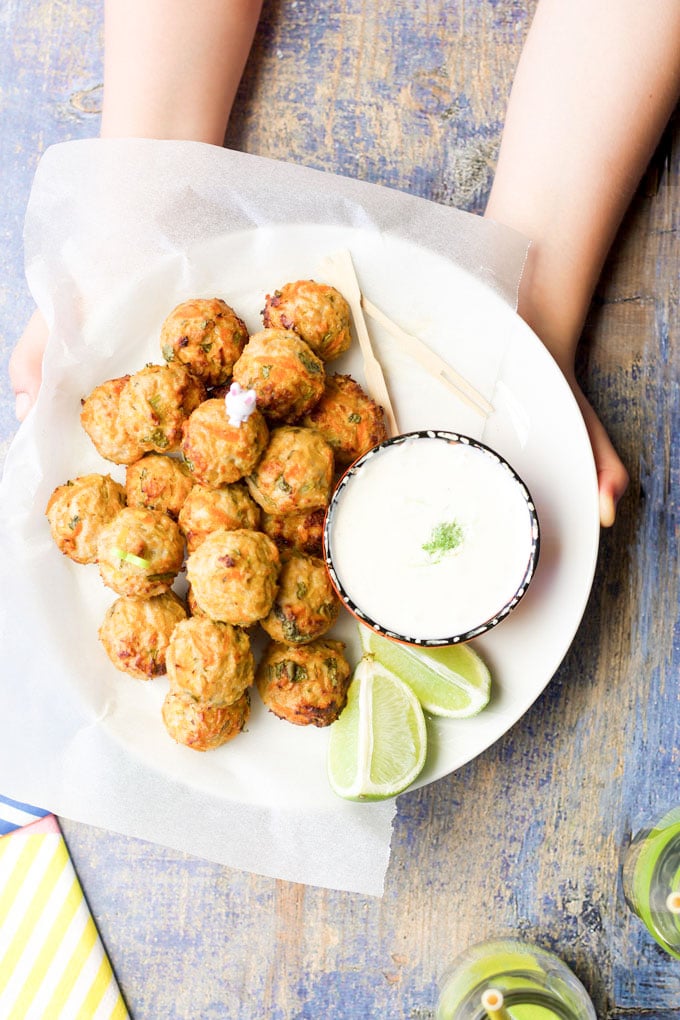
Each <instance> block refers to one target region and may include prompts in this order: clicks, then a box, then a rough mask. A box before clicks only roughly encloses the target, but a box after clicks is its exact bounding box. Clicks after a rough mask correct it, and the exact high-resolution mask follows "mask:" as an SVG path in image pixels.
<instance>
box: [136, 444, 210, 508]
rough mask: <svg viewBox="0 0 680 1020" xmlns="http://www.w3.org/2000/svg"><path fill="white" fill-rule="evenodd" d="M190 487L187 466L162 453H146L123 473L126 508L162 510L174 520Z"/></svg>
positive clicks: (191, 479) (191, 483) (192, 482)
mask: <svg viewBox="0 0 680 1020" xmlns="http://www.w3.org/2000/svg"><path fill="white" fill-rule="evenodd" d="M193 485H194V480H193V478H192V476H191V472H190V471H189V468H188V467H187V466H186V464H185V463H184V462H183V461H181V460H177V459H176V458H175V457H166V456H164V455H163V454H162V453H147V455H146V456H145V457H143V458H142V459H141V460H138V461H135V463H134V464H130V465H129V466H128V469H127V471H126V472H125V491H126V493H127V502H128V506H136V507H146V508H147V510H162V511H163V513H166V514H170V516H171V517H173V518H174V519H175V520H177V517H178V516H179V512H180V510H181V509H182V507H183V505H184V502H185V500H186V498H187V496H188V495H189V493H190V492H191V490H192V488H193Z"/></svg>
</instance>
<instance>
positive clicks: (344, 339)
mask: <svg viewBox="0 0 680 1020" xmlns="http://www.w3.org/2000/svg"><path fill="white" fill-rule="evenodd" d="M262 319H263V322H264V325H265V326H268V327H274V328H275V329H292V330H295V332H296V333H298V334H299V335H300V336H301V337H302V339H303V340H304V341H305V342H306V343H308V344H309V346H310V347H311V348H312V350H313V351H314V353H315V354H318V356H319V357H320V358H322V359H323V361H332V360H333V358H338V357H339V356H340V355H341V354H344V352H345V351H346V350H347V349H348V348H349V346H350V344H351V342H352V334H351V329H350V323H351V315H350V308H349V305H348V304H347V302H346V301H345V299H344V297H343V296H342V294H341V293H340V292H339V291H338V290H336V289H335V287H329V286H328V284H326V283H316V282H315V281H314V280H298V281H297V282H295V283H286V284H285V285H284V286H283V287H281V289H280V290H275V291H274V293H273V294H267V297H266V300H265V306H264V310H263V312H262Z"/></svg>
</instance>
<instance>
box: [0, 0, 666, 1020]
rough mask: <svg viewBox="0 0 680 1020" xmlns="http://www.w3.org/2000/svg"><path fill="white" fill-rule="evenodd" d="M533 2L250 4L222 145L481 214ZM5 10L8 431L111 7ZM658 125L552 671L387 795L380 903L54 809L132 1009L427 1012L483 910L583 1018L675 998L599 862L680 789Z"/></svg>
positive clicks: (612, 323) (605, 356)
mask: <svg viewBox="0 0 680 1020" xmlns="http://www.w3.org/2000/svg"><path fill="white" fill-rule="evenodd" d="M533 9H534V2H533V0H422V2H421V3H416V4H414V3H412V2H410V0H381V2H378V0H338V2H337V3H333V2H331V3H326V4H312V3H308V2H305V0H268V2H265V9H264V13H263V17H262V21H261V25H260V28H259V30H258V34H257V39H256V44H255V47H254V50H253V53H252V57H251V60H250V63H249V65H248V68H247V72H246V75H245V79H244V82H243V84H242V88H241V91H240V93H239V97H238V100H237V105H236V109H235V114H234V116H233V120H232V126H231V128H230V131H229V136H228V145H229V146H230V147H233V148H238V149H243V150H246V151H248V152H252V153H257V154H260V155H265V156H271V157H274V158H277V159H283V160H289V161H292V162H295V163H301V164H306V165H309V166H313V167H316V168H319V169H323V170H331V171H337V172H339V173H342V174H346V175H351V176H356V177H359V178H362V179H364V180H368V181H374V182H378V183H381V184H386V185H390V186H393V187H396V188H400V189H402V190H404V191H409V192H412V193H414V194H417V195H420V196H423V197H425V198H428V199H432V200H433V201H435V202H440V203H446V204H450V205H454V206H457V207H459V208H461V209H465V210H469V211H473V212H479V211H481V210H482V209H483V207H484V204H485V199H486V196H487V194H488V190H489V186H490V181H491V178H492V174H493V168H494V161H495V158H496V154H497V150H498V144H499V138H500V132H501V126H502V122H503V116H504V111H505V105H506V100H507V95H508V92H509V87H510V83H511V79H512V74H513V70H514V67H515V64H516V61H517V58H518V56H519V53H520V49H521V46H522V42H523V40H524V37H525V34H526V32H527V29H528V26H529V23H530V19H531V15H532V13H533ZM0 11H1V12H2V30H3V34H4V38H3V45H2V50H1V51H0V162H1V180H2V193H3V194H2V200H1V210H0V232H1V237H2V256H1V257H2V277H1V279H0V343H1V348H0V354H1V359H2V365H1V369H2V381H1V383H0V429H1V431H0V440H1V442H2V451H3V454H4V452H5V451H6V449H7V447H8V445H9V443H10V441H11V439H12V436H13V434H14V432H15V430H16V423H15V421H14V416H13V398H12V395H11V392H10V387H9V385H8V382H7V378H6V366H7V359H8V357H9V353H10V350H11V348H12V346H13V344H14V342H15V339H16V337H17V336H18V334H19V333H20V331H21V328H22V324H23V323H24V321H25V319H26V318H27V317H28V314H29V312H30V309H31V300H30V296H29V294H28V291H27V289H26V285H25V283H24V279H23V268H22V221H23V216H24V211H25V205H26V200H27V196H28V192H29V188H30V183H31V180H32V176H33V172H34V170H35V166H36V164H37V161H38V158H39V156H40V154H41V153H42V152H43V151H44V149H45V148H46V147H47V146H48V145H50V144H51V143H53V142H57V141H60V140H66V139H71V138H81V137H90V136H95V135H96V134H97V132H98V117H99V110H100V104H101V81H102V53H101V44H102V12H101V10H100V8H99V5H98V4H89V3H85V2H84V0H72V2H71V3H69V4H63V3H61V2H57V0H37V2H33V3H29V2H28V0H18V2H14V3H12V2H9V0H2V3H0ZM677 137H678V131H677V123H676V124H675V125H674V124H673V123H672V124H671V125H670V127H669V130H668V131H667V133H666V137H665V138H664V140H663V142H662V145H661V147H660V150H659V152H658V153H657V156H656V157H655V159H654V161H653V165H652V167H651V168H650V171H649V172H648V174H647V175H646V177H645V180H644V181H643V184H642V186H641V188H640V190H639V194H638V196H637V198H636V201H635V203H634V206H633V208H632V209H631V211H630V214H629V216H628V217H627V220H626V222H625V224H624V228H623V230H622V231H621V234H620V236H619V237H618V239H617V241H616V243H615V246H614V248H613V251H612V253H611V257H610V259H609V261H608V265H607V268H606V271H605V274H604V278H603V280H602V282H601V285H600V286H599V288H598V291H597V296H596V299H595V301H594V305H593V308H592V313H591V315H590V317H589V321H588V326H587V330H586V334H585V337H584V340H583V344H582V348H581V350H582V359H581V366H580V370H581V378H582V381H583V385H584V387H585V389H586V391H587V393H588V394H589V395H590V397H591V399H592V401H593V402H594V404H595V406H596V407H597V408H598V410H599V412H600V414H601V416H602V418H603V420H604V422H605V424H606V426H607V428H608V429H609V431H610V433H611V435H612V436H613V438H614V441H615V443H616V445H617V447H618V449H619V451H620V452H621V454H622V456H623V457H624V459H625V461H626V463H627V465H628V468H629V470H630V473H631V479H632V481H631V486H630V490H629V492H628V494H627V496H626V498H625V500H624V502H623V504H622V506H621V509H620V514H619V519H618V521H617V524H616V526H615V527H614V528H613V529H612V530H611V531H608V532H607V533H604V534H603V535H602V542H601V550H600V557H599V563H598V567H597V573H596V580H595V584H594V587H593V591H592V594H591V597H590V600H589V603H588V606H587V610H586V613H585V617H584V619H583V622H582V624H581V627H580V629H579V631H578V633H577V635H576V638H575V640H574V642H573V645H572V647H571V649H570V651H569V652H568V654H567V656H566V658H565V660H564V662H563V663H562V665H561V667H560V669H559V670H558V672H557V674H556V676H555V677H554V679H553V680H552V681H551V682H550V684H549V685H548V687H547V688H546V690H545V692H544V693H543V694H542V696H541V697H540V698H539V699H538V701H537V702H536V704H535V705H534V706H533V708H532V709H531V710H530V711H529V712H528V713H527V714H526V715H525V716H524V717H523V718H522V719H521V720H520V721H519V722H518V723H517V724H516V725H515V726H514V727H513V728H512V729H511V730H510V731H509V732H508V733H507V734H506V735H505V736H504V737H503V738H502V739H501V740H499V741H498V742H497V743H496V744H495V745H494V746H493V747H491V748H490V749H489V750H488V751H486V752H485V753H484V754H482V755H480V756H479V757H478V758H477V759H475V760H474V761H472V762H471V763H470V764H468V765H467V766H466V767H464V768H462V769H461V770H460V771H458V772H457V773H455V774H454V775H451V776H449V777H448V778H446V779H442V780H440V781H439V782H437V783H435V784H433V785H431V786H429V787H427V788H425V789H422V790H418V791H416V792H413V793H408V794H405V795H403V796H402V797H400V798H399V800H398V813H397V819H396V823H395V828H394V835H393V844H392V859H391V863H390V866H389V870H388V874H387V881H386V889H385V894H384V896H383V897H382V898H381V899H378V898H371V897H365V896H360V895H354V894H347V893H339V892H329V891H324V890H320V889H315V888H309V887H303V886H299V885H293V884H288V883H286V882H282V881H274V880H271V879H268V878H262V877H258V876H255V875H249V874H245V873H241V872H237V871H231V870H229V869H227V868H224V867H222V866H219V865H216V864H213V863H209V862H206V861H202V860H198V859H194V858H191V857H188V856H184V855H182V854H181V853H177V852H174V851H172V850H167V849H164V848H163V847H159V846H153V845H149V844H146V843H142V842H140V841H137V840H135V839H130V838H125V837H122V836H119V835H113V834H111V833H108V832H105V831H101V830H97V829H93V828H91V827H88V826H85V825H81V824H75V823H73V822H69V821H67V820H66V819H64V820H63V829H64V832H65V835H66V838H67V841H68V844H69V847H70V850H71V853H72V855H73V858H74V861H75V864H76V868H77V871H78V873H79V875H80V878H81V880H82V883H83V886H84V889H85V892H86V894H87V897H88V899H89V902H90V904H91V907H92V911H93V913H94V916H95V919H96V921H97V924H98V926H99V929H100V931H101V934H102V937H103V940H104V943H105V945H106V947H107V949H108V952H109V954H110V957H111V960H112V963H113V965H114V968H115V970H116V973H117V976H118V979H119V981H120V985H121V989H122V991H123V993H124V995H125V997H126V999H127V1002H128V1004H129V1007H130V1011H131V1014H132V1015H133V1017H134V1018H135V1020H161V1018H162V1020H169V1018H183V1020H185V1018H186V1020H193V1018H200V1020H225V1018H239V1020H240V1018H244V1020H260V1018H263V1020H265V1018H266V1020H283V1018H310V1020H311V1018H315V1020H317V1018H320V1017H329V1018H335V1020H342V1018H350V1017H351V1018H372V1017H376V1018H377V1017H390V1018H394V1020H399V1018H424V1017H430V1016H432V1015H433V1004H434V1001H435V999H436V994H437V984H438V981H439V979H440V977H441V974H442V972H443V970H444V969H445V967H446V965H447V963H448V962H449V960H450V959H451V958H452V956H453V955H454V954H456V953H457V952H459V951H460V950H462V949H463V948H464V947H465V946H467V945H468V944H470V943H472V942H475V941H477V940H479V939H481V938H484V937H486V936H490V935H492V934H493V935H495V934H498V933H504V934H519V935H522V936H525V937H526V938H528V939H532V940H534V941H536V942H538V943H540V944H541V945H544V946H547V947H550V948H554V949H555V950H556V951H557V952H558V953H559V954H560V955H561V956H562V957H563V958H564V959H565V960H566V961H567V962H568V963H569V964H570V965H571V966H572V968H573V969H574V970H575V972H576V973H577V974H578V975H579V977H580V978H581V980H582V981H583V982H584V984H585V985H586V987H587V989H588V990H589V992H590V994H591V995H592V998H593V1000H594V1002H595V1004H596V1008H597V1012H598V1016H599V1017H601V1018H610V1017H611V1018H614V1017H617V1018H618V1017H643V1016H644V1017H652V1018H654V1020H663V1018H665V1017H671V1016H673V1017H674V1016H680V964H679V963H677V962H674V961H672V960H671V959H670V958H669V957H667V956H666V955H665V954H664V953H663V952H662V951H661V950H660V949H658V948H657V947H656V945H655V943H653V942H652V940H651V939H650V938H649V937H647V935H646V933H645V932H644V930H643V929H642V927H641V925H640V924H639V923H638V922H637V920H636V919H635V918H633V917H631V916H630V914H629V913H628V912H627V910H626V908H625V906H624V905H623V903H622V899H621V895H620V886H619V879H618V860H619V854H620V851H621V847H622V846H624V845H625V844H626V842H627V840H628V839H629V836H630V832H631V830H634V829H636V828H638V827H639V826H640V825H641V824H642V823H643V822H644V821H645V820H646V819H648V818H649V817H650V815H654V814H656V812H657V811H658V810H659V809H661V808H665V807H667V806H671V805H672V804H674V803H677V802H678V801H680V780H679V776H678V771H679V767H680V755H679V751H678V748H679V738H680V711H679V704H678V698H679V695H678V680H679V678H680V617H679V614H678V607H679V605H680V602H679V597H678V596H679V592H678V582H679V578H680V571H679V568H678V563H679V562H680V557H679V555H678V552H679V550H678V539H679V536H680V517H679V489H680V477H679V461H678V439H679V437H680V389H679V384H678V370H677V366H678V364H679V363H680V358H679V350H678V348H679V346H680V334H679V330H678V323H679V318H678V266H679V265H680V249H679V246H678V210H679V208H680V206H679V204H678V191H679V183H680V147H678V146H674V145H673V142H674V141H677ZM10 594H11V593H9V592H3V594H2V598H8V597H10ZM11 668H13V664H11V663H6V662H5V663H3V664H2V669H3V670H5V669H11ZM0 785H1V777H0ZM45 806H46V807H49V805H45Z"/></svg>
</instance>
